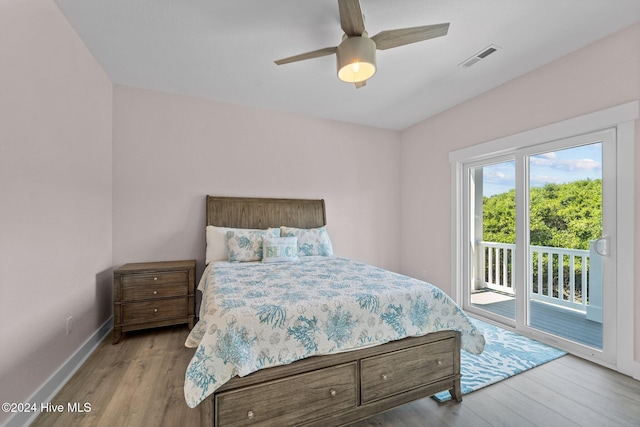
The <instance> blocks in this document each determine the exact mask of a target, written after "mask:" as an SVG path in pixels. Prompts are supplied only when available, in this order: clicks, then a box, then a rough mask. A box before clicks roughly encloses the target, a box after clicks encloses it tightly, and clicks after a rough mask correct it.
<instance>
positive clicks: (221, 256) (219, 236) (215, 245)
mask: <svg viewBox="0 0 640 427" xmlns="http://www.w3.org/2000/svg"><path fill="white" fill-rule="evenodd" d="M230 230H235V228H229V227H216V226H215V225H207V230H206V231H207V251H206V254H205V261H204V262H205V264H207V265H208V264H210V263H212V262H214V261H227V260H229V250H228V249H227V231H230Z"/></svg>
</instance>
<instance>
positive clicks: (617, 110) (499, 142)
mask: <svg viewBox="0 0 640 427" xmlns="http://www.w3.org/2000/svg"><path fill="white" fill-rule="evenodd" d="M639 116H640V102H639V101H633V102H629V103H626V104H622V105H619V106H616V107H611V108H608V109H605V110H601V111H598V112H595V113H590V114H586V115H583V116H579V117H575V118H573V119H569V120H564V121H562V122H558V123H554V124H551V125H548V126H544V127H540V128H537V129H532V130H529V131H525V132H522V133H518V134H515V135H511V136H507V137H503V138H499V139H496V140H493V141H488V142H485V143H482V144H478V145H475V146H472V147H468V148H464V149H461V150H456V151H452V152H450V153H449V161H450V163H451V183H452V186H451V191H452V194H451V196H452V197H451V218H452V221H451V238H452V242H451V243H452V244H451V297H452V298H453V299H454V300H455V301H456V302H458V303H461V302H462V298H464V292H463V286H462V285H463V278H464V269H465V264H464V262H463V261H464V252H465V251H464V246H463V245H464V242H463V241H462V239H463V236H464V235H463V229H464V226H465V225H464V224H465V222H466V221H465V218H464V214H463V209H464V204H465V200H464V198H463V196H464V194H463V193H464V192H463V187H464V186H463V182H464V179H466V177H465V176H464V173H463V172H464V169H465V167H464V166H465V164H466V163H468V162H473V161H481V160H484V159H488V158H491V157H496V156H499V155H503V154H507V153H511V152H514V151H516V150H519V149H523V148H526V147H529V146H532V145H538V144H541V143H545V142H550V141H555V140H560V139H565V138H569V137H572V136H576V135H581V134H583V133H590V132H594V131H598V130H604V129H607V128H614V129H615V131H616V143H617V153H616V163H617V168H616V183H617V188H616V196H617V197H616V215H617V216H616V222H617V227H618V230H624V232H619V233H618V236H617V238H616V239H615V240H616V247H615V252H616V253H617V254H618V258H617V263H616V267H615V268H616V277H617V282H618V283H617V299H616V304H615V312H616V324H617V329H616V338H617V339H616V351H615V354H616V358H615V361H614V362H612V363H606V362H604V361H602V360H599V359H594V358H592V357H590V356H589V354H579V356H581V357H584V358H586V359H588V360H592V361H594V362H596V363H599V364H601V365H604V366H607V367H609V368H612V369H616V370H617V371H619V372H622V373H624V374H627V375H632V376H634V377H635V378H640V364H639V363H637V362H635V361H634V348H635V345H634V341H635V331H634V327H633V322H634V297H633V288H634V276H633V262H634V242H633V237H634V232H633V230H634V180H635V171H634V143H635V122H634V121H635V120H637V119H638V118H639ZM554 345H555V344H554ZM569 351H571V350H569Z"/></svg>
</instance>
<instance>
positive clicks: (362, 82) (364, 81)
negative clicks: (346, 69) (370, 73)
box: [355, 80, 367, 89]
mask: <svg viewBox="0 0 640 427" xmlns="http://www.w3.org/2000/svg"><path fill="white" fill-rule="evenodd" d="M355 85H356V89H360V88H361V87H364V86H366V85H367V81H366V80H363V81H361V82H356V83H355Z"/></svg>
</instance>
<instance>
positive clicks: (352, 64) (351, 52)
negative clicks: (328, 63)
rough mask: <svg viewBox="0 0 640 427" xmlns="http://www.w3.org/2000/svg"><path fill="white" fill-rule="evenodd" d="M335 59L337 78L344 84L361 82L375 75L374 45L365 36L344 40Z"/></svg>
mask: <svg viewBox="0 0 640 427" xmlns="http://www.w3.org/2000/svg"><path fill="white" fill-rule="evenodd" d="M336 57H337V60H338V78H339V79H340V80H342V81H344V82H348V83H358V82H363V81H366V80H367V79H370V78H371V77H372V76H373V75H374V74H375V73H376V43H375V42H374V41H373V40H371V39H370V38H369V37H367V36H365V35H363V36H352V37H347V38H345V39H344V40H343V41H342V43H340V45H338V48H337V50H336Z"/></svg>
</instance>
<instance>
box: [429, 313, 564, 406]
mask: <svg viewBox="0 0 640 427" xmlns="http://www.w3.org/2000/svg"><path fill="white" fill-rule="evenodd" d="M471 320H472V322H473V323H474V324H475V325H476V327H477V328H478V329H480V330H481V331H482V333H483V334H484V338H485V342H486V343H485V346H484V351H483V352H482V354H479V355H475V354H470V353H467V352H466V351H464V350H462V351H461V355H460V372H461V373H462V379H461V380H460V386H461V388H462V394H467V393H471V392H472V391H476V390H478V389H480V388H482V387H486V386H488V385H491V384H494V383H497V382H498V381H502V380H503V379H505V378H509V377H511V376H514V375H517V374H519V373H521V372H524V371H526V370H528V369H531V368H534V367H536V366H538V365H542V364H543V363H547V362H550V361H552V360H554V359H557V358H558V357H560V356H564V355H565V354H567V353H566V352H565V351H562V350H558V349H556V348H554V347H550V346H548V345H546V344H542V343H540V342H538V341H533V340H530V339H529V338H525V337H523V336H522V335H519V334H516V333H514V332H511V331H507V330H505V329H501V328H498V327H496V326H493V325H491V324H489V323H486V322H482V321H480V320H477V319H471ZM433 398H434V399H435V400H437V401H438V402H445V401H447V400H450V399H451V395H450V394H449V392H448V391H443V392H440V393H437V394H434V395H433Z"/></svg>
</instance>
